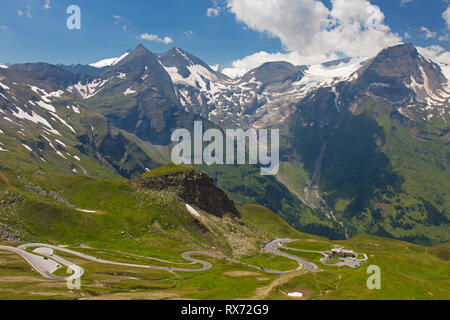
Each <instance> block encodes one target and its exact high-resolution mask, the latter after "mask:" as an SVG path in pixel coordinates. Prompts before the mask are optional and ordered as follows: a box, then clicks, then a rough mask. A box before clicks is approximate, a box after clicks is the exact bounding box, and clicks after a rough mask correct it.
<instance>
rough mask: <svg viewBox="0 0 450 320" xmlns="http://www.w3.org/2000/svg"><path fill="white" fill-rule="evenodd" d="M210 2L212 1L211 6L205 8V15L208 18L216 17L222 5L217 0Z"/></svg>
mask: <svg viewBox="0 0 450 320" xmlns="http://www.w3.org/2000/svg"><path fill="white" fill-rule="evenodd" d="M212 3H213V6H212V7H211V8H208V9H207V10H206V15H207V16H208V17H210V18H211V17H217V16H218V15H219V14H220V12H221V11H222V7H221V6H220V4H219V0H213V1H212Z"/></svg>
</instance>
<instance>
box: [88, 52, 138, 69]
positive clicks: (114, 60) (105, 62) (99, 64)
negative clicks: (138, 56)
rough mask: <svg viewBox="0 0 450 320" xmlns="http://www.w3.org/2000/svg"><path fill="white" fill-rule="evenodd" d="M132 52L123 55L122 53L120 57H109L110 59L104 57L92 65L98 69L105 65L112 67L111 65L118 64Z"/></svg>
mask: <svg viewBox="0 0 450 320" xmlns="http://www.w3.org/2000/svg"><path fill="white" fill-rule="evenodd" d="M129 54H130V53H129V52H126V53H124V54H123V55H121V56H120V57H118V58H109V59H103V60H100V61H98V62H95V63H91V64H90V66H91V67H94V68H97V69H101V68H104V67H111V66H115V65H116V64H118V63H119V62H120V61H122V60H123V59H125V58H126V57H127V56H128V55H129Z"/></svg>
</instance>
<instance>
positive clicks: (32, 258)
mask: <svg viewBox="0 0 450 320" xmlns="http://www.w3.org/2000/svg"><path fill="white" fill-rule="evenodd" d="M292 241H295V240H290V239H274V240H272V241H271V242H269V243H267V244H265V245H264V246H263V253H272V254H274V255H277V256H281V257H285V258H287V259H291V260H294V261H296V262H297V263H298V264H299V267H298V268H297V269H295V270H300V269H305V270H317V269H318V267H317V266H316V265H315V264H313V263H310V262H308V261H305V260H303V259H300V258H298V257H295V256H291V255H289V254H287V253H284V252H281V251H279V250H278V249H279V248H282V247H283V246H284V244H286V243H289V242H292ZM30 248H35V250H34V251H33V253H30V252H28V251H27V249H30ZM0 250H3V251H9V252H12V253H15V254H17V255H19V256H21V257H22V258H24V259H25V261H27V262H28V263H29V264H30V265H31V266H32V267H33V268H34V269H35V270H36V271H37V272H39V273H40V274H41V275H42V276H43V277H45V278H47V279H55V280H74V279H78V278H81V276H82V275H83V274H84V270H83V268H81V267H80V266H77V265H75V264H73V263H71V262H70V261H68V260H66V259H64V258H61V257H59V256H57V255H56V254H55V252H56V251H59V252H62V253H66V254H69V255H73V256H75V257H79V258H82V259H85V260H88V261H93V262H96V263H100V264H108V265H116V266H121V267H130V268H141V269H152V270H163V271H178V272H204V271H208V270H210V269H211V268H212V267H213V266H212V264H211V263H209V262H207V261H203V260H200V259H196V258H193V256H206V257H210V258H214V259H218V260H223V261H228V262H231V263H235V264H240V265H243V266H246V267H249V268H253V269H257V270H259V271H262V272H266V273H269V274H276V275H283V274H287V273H290V272H292V271H295V270H290V271H278V270H270V269H265V268H262V267H259V266H254V265H251V264H247V263H244V262H241V261H237V260H233V259H230V258H227V257H224V256H218V255H215V254H212V253H209V252H202V251H188V252H184V253H183V254H182V255H181V256H182V258H183V259H185V260H186V261H189V262H188V263H176V264H178V265H180V264H183V265H186V266H187V265H194V264H199V265H201V266H202V267H200V268H197V269H192V268H182V267H162V266H151V265H142V264H131V263H123V262H115V261H109V260H105V259H100V258H96V257H93V256H90V255H88V254H85V253H81V252H77V251H74V250H70V249H66V248H61V247H57V246H53V245H50V244H44V243H29V244H23V245H21V246H19V247H17V248H15V247H9V246H0ZM150 259H154V258H150ZM155 259H156V258H155ZM156 260H159V259H156ZM160 261H162V260H160ZM166 262H167V263H171V262H168V261H166ZM174 264H175V263H174ZM62 266H66V267H68V268H70V269H71V270H72V271H73V273H72V274H71V275H70V276H69V277H57V276H55V275H53V273H54V272H55V271H57V270H58V269H60V268H61V267H62Z"/></svg>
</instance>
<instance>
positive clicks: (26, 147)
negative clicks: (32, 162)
mask: <svg viewBox="0 0 450 320" xmlns="http://www.w3.org/2000/svg"><path fill="white" fill-rule="evenodd" d="M22 146H23V147H24V148H25V149H27V150H28V151H30V152H33V149H31V148H30V147H29V146H27V145H26V144H23V143H22Z"/></svg>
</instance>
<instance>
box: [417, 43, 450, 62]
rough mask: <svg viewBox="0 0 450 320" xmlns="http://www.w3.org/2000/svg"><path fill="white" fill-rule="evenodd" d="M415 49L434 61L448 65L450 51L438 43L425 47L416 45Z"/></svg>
mask: <svg viewBox="0 0 450 320" xmlns="http://www.w3.org/2000/svg"><path fill="white" fill-rule="evenodd" d="M417 50H418V51H419V53H420V54H421V55H423V56H424V57H425V58H428V59H430V60H432V61H434V62H437V63H441V64H447V65H450V52H448V51H446V50H445V49H444V48H442V47H441V46H438V45H434V46H429V47H426V48H423V47H418V48H417Z"/></svg>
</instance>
